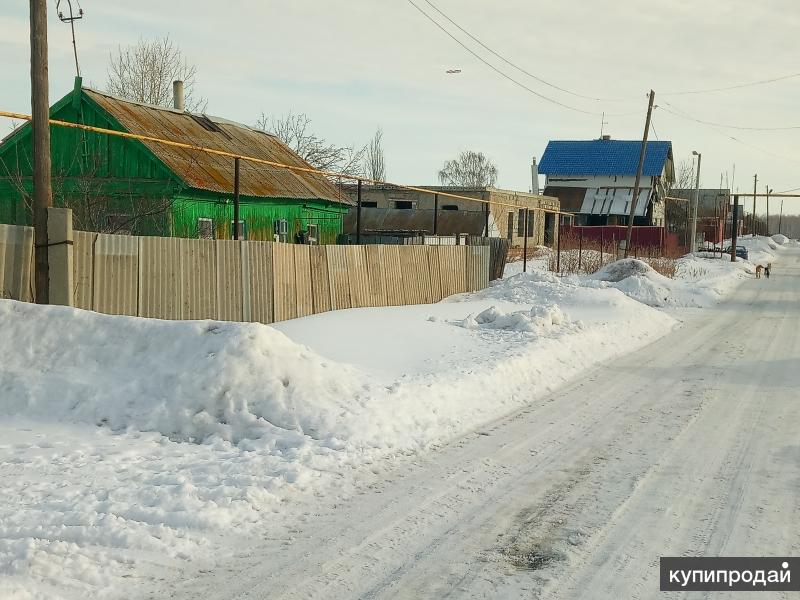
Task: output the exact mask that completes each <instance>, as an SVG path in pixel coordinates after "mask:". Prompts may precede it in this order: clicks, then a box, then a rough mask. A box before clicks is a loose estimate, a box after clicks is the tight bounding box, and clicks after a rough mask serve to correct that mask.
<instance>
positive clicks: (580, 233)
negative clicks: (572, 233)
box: [578, 228, 583, 273]
mask: <svg viewBox="0 0 800 600" xmlns="http://www.w3.org/2000/svg"><path fill="white" fill-rule="evenodd" d="M582 261H583V228H581V229H579V230H578V273H580V272H581V263H582Z"/></svg>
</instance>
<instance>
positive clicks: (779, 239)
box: [772, 233, 789, 246]
mask: <svg viewBox="0 0 800 600" xmlns="http://www.w3.org/2000/svg"><path fill="white" fill-rule="evenodd" d="M772 241H773V242H775V243H776V244H778V245H779V246H783V245H784V244H786V243H787V242H788V241H789V238H788V237H786V236H785V235H783V234H782V233H776V234H775V235H773V236H772Z"/></svg>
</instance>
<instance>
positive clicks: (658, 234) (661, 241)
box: [561, 225, 683, 255]
mask: <svg viewBox="0 0 800 600" xmlns="http://www.w3.org/2000/svg"><path fill="white" fill-rule="evenodd" d="M561 235H562V236H563V237H572V238H575V239H582V240H583V241H590V242H597V243H599V244H601V246H603V247H605V246H606V245H608V246H614V247H618V246H619V242H620V241H621V240H624V239H626V238H627V235H628V228H627V227H625V226H624V225H604V226H589V225H586V226H578V225H563V226H562V227H561ZM655 249H659V250H660V251H661V253H662V254H665V255H675V254H683V248H682V247H681V246H680V245H679V242H678V234H676V233H670V232H668V231H667V230H666V229H664V228H663V227H648V226H635V227H634V228H633V230H632V231H631V251H633V252H634V253H635V252H637V251H641V252H642V253H643V254H644V253H645V252H648V253H649V252H652V251H653V250H655Z"/></svg>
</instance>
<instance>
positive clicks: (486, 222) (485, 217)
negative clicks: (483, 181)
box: [483, 202, 528, 238]
mask: <svg viewBox="0 0 800 600" xmlns="http://www.w3.org/2000/svg"><path fill="white" fill-rule="evenodd" d="M483 220H484V225H483V226H484V228H485V229H486V237H487V238H488V237H489V203H488V202H487V203H486V204H484V205H483ZM525 233H528V232H527V231H526V232H525Z"/></svg>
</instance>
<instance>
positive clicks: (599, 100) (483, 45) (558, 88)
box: [425, 0, 631, 102]
mask: <svg viewBox="0 0 800 600" xmlns="http://www.w3.org/2000/svg"><path fill="white" fill-rule="evenodd" d="M425 2H426V3H427V4H428V5H429V6H430V7H431V8H432V9H433V10H435V11H436V12H437V13H439V14H440V15H442V16H443V17H444V18H445V19H447V20H448V21H449V22H450V24H451V25H453V26H454V27H455V28H457V29H458V30H459V31H461V32H462V33H463V34H464V35H466V36H468V37H469V38H470V39H472V40H473V41H474V42H475V43H477V44H478V45H480V46H481V47H482V48H483V49H484V50H486V51H488V52H491V53H492V54H493V55H495V56H496V57H497V58H499V59H500V60H502V61H503V62H504V63H506V64H507V65H509V66H510V67H513V68H514V69H516V70H517V71H519V72H520V73H524V74H525V75H527V76H528V77H530V78H532V79H535V80H536V81H538V82H539V83H542V84H544V85H546V86H548V87H551V88H553V89H555V90H558V91H559V92H564V93H565V94H569V95H571V96H576V97H577V98H584V99H586V100H594V101H596V102H624V101H630V100H631V99H630V98H596V97H594V96H585V95H583V94H579V93H578V92H573V91H571V90H568V89H566V88H563V87H560V86H557V85H556V84H554V83H550V82H549V81H547V80H545V79H542V78H541V77H539V76H538V75H534V74H533V73H531V72H529V71H526V70H525V69H523V68H522V67H520V66H519V65H517V64H515V63H513V62H511V61H510V60H508V59H507V58H506V57H505V56H503V55H502V54H500V53H499V52H497V51H495V50H493V49H492V48H490V47H489V46H487V45H486V44H484V43H483V42H482V41H481V40H479V39H478V38H477V37H475V36H474V35H473V34H471V33H470V32H469V31H467V30H466V29H464V28H463V27H462V26H461V25H459V24H458V23H456V22H455V21H454V20H453V19H452V18H450V17H449V16H448V15H446V14H445V13H444V12H443V11H442V10H441V9H440V8H439V7H438V6H436V5H435V4H434V3H433V2H431V0H425Z"/></svg>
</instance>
